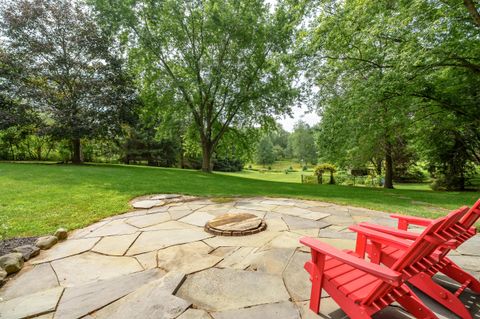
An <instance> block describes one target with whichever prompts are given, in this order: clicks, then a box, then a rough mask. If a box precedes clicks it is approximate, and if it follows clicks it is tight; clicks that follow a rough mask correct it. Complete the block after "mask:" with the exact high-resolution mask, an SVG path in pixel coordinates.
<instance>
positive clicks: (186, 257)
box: [158, 242, 222, 274]
mask: <svg viewBox="0 0 480 319" xmlns="http://www.w3.org/2000/svg"><path fill="white" fill-rule="evenodd" d="M211 250H212V248H210V247H209V246H207V245H206V244H204V243H202V242H193V243H189V244H184V245H179V246H173V247H168V248H165V249H162V250H160V251H158V267H159V268H160V269H163V270H166V271H172V270H176V271H180V272H183V273H186V274H190V273H193V272H197V271H200V270H203V269H207V268H210V267H213V266H215V265H216V264H217V263H219V262H220V261H221V260H222V258H221V257H217V256H212V255H209V254H208V253H209V252H210V251H211Z"/></svg>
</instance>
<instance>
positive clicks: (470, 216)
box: [460, 198, 480, 229]
mask: <svg viewBox="0 0 480 319" xmlns="http://www.w3.org/2000/svg"><path fill="white" fill-rule="evenodd" d="M478 218H480V198H479V199H478V200H477V202H476V203H475V204H473V206H472V208H470V210H469V211H468V213H466V214H465V216H463V218H462V219H461V220H460V223H461V224H462V226H463V227H464V228H466V229H469V228H470V227H472V226H473V225H474V224H475V223H476V222H477V220H478Z"/></svg>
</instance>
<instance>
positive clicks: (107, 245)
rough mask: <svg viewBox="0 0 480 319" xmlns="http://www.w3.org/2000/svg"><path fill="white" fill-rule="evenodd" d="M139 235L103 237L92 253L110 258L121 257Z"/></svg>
mask: <svg viewBox="0 0 480 319" xmlns="http://www.w3.org/2000/svg"><path fill="white" fill-rule="evenodd" d="M139 235H140V233H136V234H130V235H118V236H108V237H103V238H102V239H101V240H100V241H99V242H98V243H97V244H96V245H95V247H93V248H92V251H94V252H97V253H101V254H105V255H112V256H123V255H124V254H125V252H126V251H127V250H128V248H130V246H131V245H132V243H133V242H134V241H135V239H137V237H138V236H139Z"/></svg>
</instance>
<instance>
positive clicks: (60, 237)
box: [53, 228, 68, 240]
mask: <svg viewBox="0 0 480 319" xmlns="http://www.w3.org/2000/svg"><path fill="white" fill-rule="evenodd" d="M53 236H55V237H57V238H58V240H65V239H67V237H68V232H67V230H66V229H65V228H59V229H57V231H56V232H55V234H54V235H53Z"/></svg>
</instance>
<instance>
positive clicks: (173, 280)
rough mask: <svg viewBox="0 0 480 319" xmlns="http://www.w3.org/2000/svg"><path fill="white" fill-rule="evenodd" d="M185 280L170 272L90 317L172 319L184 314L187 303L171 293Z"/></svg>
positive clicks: (182, 276) (182, 275)
mask: <svg viewBox="0 0 480 319" xmlns="http://www.w3.org/2000/svg"><path fill="white" fill-rule="evenodd" d="M184 279H185V274H183V273H179V272H170V273H168V274H167V275H165V276H164V277H162V278H160V279H158V280H155V281H153V282H149V283H148V284H145V285H144V286H142V287H140V288H139V289H137V290H136V291H134V292H132V293H131V294H129V295H127V296H126V297H124V298H122V299H120V300H119V301H117V302H115V303H113V304H110V305H108V306H107V307H105V308H103V309H101V310H99V311H97V312H96V313H94V314H92V317H93V318H98V319H127V318H142V319H173V318H176V317H178V316H179V315H180V314H181V313H182V312H184V311H185V310H186V309H187V308H188V307H189V306H190V303H189V302H187V301H185V300H183V299H181V298H178V297H176V296H174V295H172V293H174V292H175V291H176V290H177V288H178V286H179V285H181V283H182V282H183V280H184Z"/></svg>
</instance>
